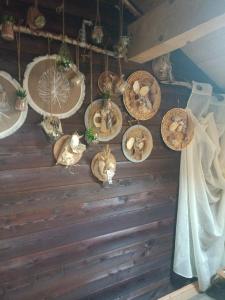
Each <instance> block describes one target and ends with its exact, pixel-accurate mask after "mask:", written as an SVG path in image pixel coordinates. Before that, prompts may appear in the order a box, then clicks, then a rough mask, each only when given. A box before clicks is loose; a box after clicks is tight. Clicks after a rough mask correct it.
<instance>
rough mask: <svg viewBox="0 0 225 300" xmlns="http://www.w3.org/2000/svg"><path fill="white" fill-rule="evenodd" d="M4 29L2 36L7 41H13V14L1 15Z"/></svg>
mask: <svg viewBox="0 0 225 300" xmlns="http://www.w3.org/2000/svg"><path fill="white" fill-rule="evenodd" d="M1 24H2V31H1V37H2V38H3V39H4V40H6V41H13V40H14V38H15V36H14V24H15V18H14V17H13V16H11V15H6V14H5V15H3V16H2V17H1Z"/></svg>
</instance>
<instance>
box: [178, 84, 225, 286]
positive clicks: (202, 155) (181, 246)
mask: <svg viewBox="0 0 225 300" xmlns="http://www.w3.org/2000/svg"><path fill="white" fill-rule="evenodd" d="M224 99H225V97H224ZM187 109H188V110H189V113H190V115H191V118H192V120H193V122H194V126H195V134H194V138H193V140H192V142H191V144H190V145H189V146H188V147H187V148H186V149H184V150H183V151H182V153H181V164H180V183H179V197H178V212H177V226H176V237H175V253H174V272H175V273H177V274H180V275H181V276H184V277H187V278H192V277H198V281H199V287H200V290H202V291H204V290H206V289H207V288H208V287H209V286H210V279H211V277H212V276H213V275H214V274H215V273H216V271H217V270H218V269H219V268H221V267H223V266H225V100H223V101H218V100H217V98H215V97H213V96H212V87H211V86H210V85H208V84H200V83H196V82H194V83H193V90H192V94H191V96H190V98H189V101H188V104H187Z"/></svg>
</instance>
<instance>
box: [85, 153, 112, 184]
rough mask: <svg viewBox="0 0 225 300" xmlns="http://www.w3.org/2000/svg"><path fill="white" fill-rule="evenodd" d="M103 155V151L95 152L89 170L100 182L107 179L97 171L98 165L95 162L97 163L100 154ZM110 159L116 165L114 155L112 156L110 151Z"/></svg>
mask: <svg viewBox="0 0 225 300" xmlns="http://www.w3.org/2000/svg"><path fill="white" fill-rule="evenodd" d="M103 155H104V152H99V153H97V154H96V155H95V156H94V157H93V159H92V162H91V171H92V173H93V175H94V176H95V177H96V178H98V180H100V181H102V182H105V181H107V179H106V178H104V177H103V176H102V175H101V174H100V173H99V170H98V165H97V164H98V160H99V158H100V157H101V156H103ZM110 160H111V161H112V162H113V163H115V165H116V159H115V156H114V155H113V154H112V153H110Z"/></svg>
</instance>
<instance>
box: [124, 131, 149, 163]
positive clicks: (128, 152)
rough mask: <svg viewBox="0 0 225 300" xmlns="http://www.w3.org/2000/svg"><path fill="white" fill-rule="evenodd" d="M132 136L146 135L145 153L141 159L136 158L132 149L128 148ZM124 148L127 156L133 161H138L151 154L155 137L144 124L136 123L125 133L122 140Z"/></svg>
mask: <svg viewBox="0 0 225 300" xmlns="http://www.w3.org/2000/svg"><path fill="white" fill-rule="evenodd" d="M131 137H134V138H135V137H144V138H145V142H144V148H143V155H142V158H141V159H135V157H134V156H133V154H132V150H128V149H127V146H126V144H127V141H128V139H129V138H131ZM122 149H123V153H124V155H125V156H126V158H127V159H128V160H130V161H132V162H135V163H138V162H142V161H144V160H146V159H147V158H148V156H149V155H150V154H151V152H152V149H153V139H152V135H151V132H150V131H149V130H148V129H147V128H146V127H144V126H142V125H134V126H132V127H130V128H129V129H128V130H127V131H126V132H125V133H124V135H123V140H122Z"/></svg>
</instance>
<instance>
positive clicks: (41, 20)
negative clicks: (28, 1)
mask: <svg viewBox="0 0 225 300" xmlns="http://www.w3.org/2000/svg"><path fill="white" fill-rule="evenodd" d="M27 24H28V26H29V27H30V29H33V30H38V29H41V28H43V27H44V26H45V24H46V19H45V16H44V15H43V14H42V13H41V12H40V10H39V9H38V4H37V1H35V5H34V6H31V7H29V9H28V13H27Z"/></svg>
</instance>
